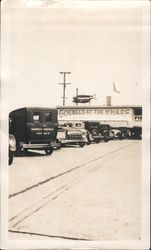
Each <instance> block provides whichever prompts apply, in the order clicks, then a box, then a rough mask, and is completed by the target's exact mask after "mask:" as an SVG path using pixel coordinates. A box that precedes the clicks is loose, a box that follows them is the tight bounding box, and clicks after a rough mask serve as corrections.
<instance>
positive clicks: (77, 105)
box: [76, 88, 78, 106]
mask: <svg viewBox="0 0 151 250" xmlns="http://www.w3.org/2000/svg"><path fill="white" fill-rule="evenodd" d="M76 96H77V97H78V88H76ZM76 106H78V102H77V103H76Z"/></svg>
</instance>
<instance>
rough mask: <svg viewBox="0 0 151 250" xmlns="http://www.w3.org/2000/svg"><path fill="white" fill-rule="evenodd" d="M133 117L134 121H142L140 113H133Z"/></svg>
mask: <svg viewBox="0 0 151 250" xmlns="http://www.w3.org/2000/svg"><path fill="white" fill-rule="evenodd" d="M134 119H135V121H138V122H141V121H142V115H135V116H134Z"/></svg>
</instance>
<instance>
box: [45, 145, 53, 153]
mask: <svg viewBox="0 0 151 250" xmlns="http://www.w3.org/2000/svg"><path fill="white" fill-rule="evenodd" d="M45 153H46V155H51V154H52V153H53V147H51V148H47V149H45Z"/></svg>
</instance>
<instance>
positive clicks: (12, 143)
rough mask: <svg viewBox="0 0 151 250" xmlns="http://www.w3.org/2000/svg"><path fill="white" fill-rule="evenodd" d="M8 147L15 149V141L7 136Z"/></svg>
mask: <svg viewBox="0 0 151 250" xmlns="http://www.w3.org/2000/svg"><path fill="white" fill-rule="evenodd" d="M9 146H10V147H11V148H14V149H16V140H15V138H14V136H12V135H9Z"/></svg>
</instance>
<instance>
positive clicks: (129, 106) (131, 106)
mask: <svg viewBox="0 0 151 250" xmlns="http://www.w3.org/2000/svg"><path fill="white" fill-rule="evenodd" d="M56 108H57V109H68V108H74V109H79V108H82V109H85V108H87V109H91V108H96V109H97V108H142V106H141V105H114V106H113V105H112V106H103V105H102V106H100V105H98V106H56Z"/></svg>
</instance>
